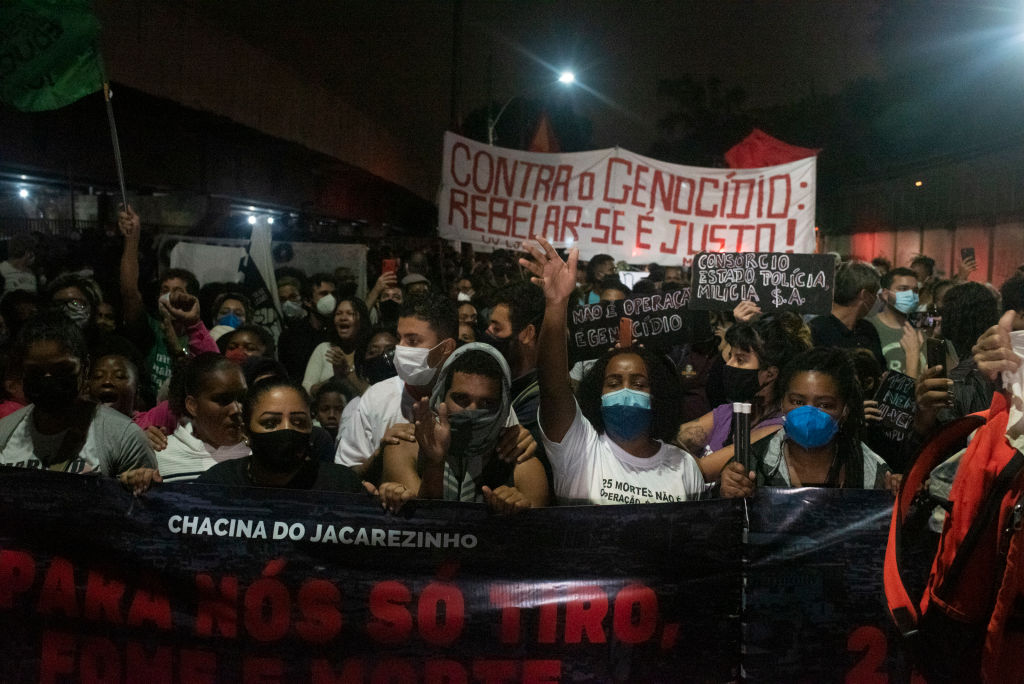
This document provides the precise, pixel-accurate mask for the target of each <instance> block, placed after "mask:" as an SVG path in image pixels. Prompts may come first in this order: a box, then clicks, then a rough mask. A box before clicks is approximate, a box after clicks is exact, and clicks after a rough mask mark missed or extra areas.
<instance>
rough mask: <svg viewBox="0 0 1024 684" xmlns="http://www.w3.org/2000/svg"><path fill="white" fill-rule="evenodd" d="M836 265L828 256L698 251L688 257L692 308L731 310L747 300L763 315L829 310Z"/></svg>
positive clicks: (824, 313) (830, 309) (816, 312)
mask: <svg viewBox="0 0 1024 684" xmlns="http://www.w3.org/2000/svg"><path fill="white" fill-rule="evenodd" d="M835 276H836V262H835V259H834V258H833V257H832V255H830V254H786V253H777V252H728V253H721V252H701V253H700V254H698V255H697V256H696V257H694V259H693V273H692V276H691V280H690V287H691V288H692V290H693V303H692V304H691V306H692V307H693V308H694V309H707V310H711V311H731V310H732V309H733V308H734V307H735V306H736V305H737V304H739V303H740V302H744V301H751V302H754V303H755V304H757V305H758V306H760V307H761V309H762V310H763V311H774V310H776V309H791V310H793V311H797V312H799V313H801V314H822V315H828V314H829V313H830V312H831V311H832V294H833V287H834V285H835Z"/></svg>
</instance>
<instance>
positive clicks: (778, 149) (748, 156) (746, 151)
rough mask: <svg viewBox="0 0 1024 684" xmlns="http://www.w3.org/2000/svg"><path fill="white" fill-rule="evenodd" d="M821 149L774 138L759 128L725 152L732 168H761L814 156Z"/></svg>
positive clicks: (726, 159)
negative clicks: (799, 145) (791, 143)
mask: <svg viewBox="0 0 1024 684" xmlns="http://www.w3.org/2000/svg"><path fill="white" fill-rule="evenodd" d="M818 152H821V149H820V148H819V149H811V148H809V147H797V146H796V145H790V144H789V143H784V142H782V141H781V140H779V139H778V138H773V137H772V136H770V135H768V134H767V133H765V132H764V131H762V130H761V129H759V128H755V129H754V130H753V132H752V133H751V134H750V135H748V136H747V137H746V138H744V139H743V140H741V141H740V142H738V143H736V144H735V145H733V146H732V147H731V148H729V151H728V152H726V153H725V161H726V163H727V164H728V165H729V168H732V169H759V168H761V167H762V166H776V165H778V164H788V163H789V162H794V161H796V160H797V159H805V158H807V157H813V156H815V155H816V154H818Z"/></svg>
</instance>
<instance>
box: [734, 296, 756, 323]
mask: <svg viewBox="0 0 1024 684" xmlns="http://www.w3.org/2000/svg"><path fill="white" fill-rule="evenodd" d="M760 315H761V307H759V306H758V305H757V304H755V303H754V302H749V301H743V302H740V303H739V304H737V305H736V307H735V308H734V309H733V310H732V317H733V318H735V319H736V322H737V323H747V322H750V321H753V320H755V319H757V317H758V316H760Z"/></svg>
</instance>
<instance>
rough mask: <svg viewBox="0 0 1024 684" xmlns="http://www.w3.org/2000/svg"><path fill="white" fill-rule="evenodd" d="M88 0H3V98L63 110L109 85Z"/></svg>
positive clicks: (30, 107) (31, 108)
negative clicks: (106, 83) (105, 81)
mask: <svg viewBox="0 0 1024 684" xmlns="http://www.w3.org/2000/svg"><path fill="white" fill-rule="evenodd" d="M99 31H100V23H99V21H98V20H97V19H96V15H95V14H93V12H92V7H91V6H90V4H89V2H88V1H87V0H0V102H3V103H5V104H7V105H10V106H11V107H14V108H15V109H20V110H22V111H26V112H38V111H43V110H46V109H59V108H60V107H64V106H66V105H69V104H71V103H72V102H74V101H75V100H77V99H79V98H81V97H84V96H86V95H88V94H89V93H94V92H96V91H97V90H99V89H100V88H101V87H102V86H103V69H102V67H101V65H100V58H99V51H98V49H97V42H98V39H99Z"/></svg>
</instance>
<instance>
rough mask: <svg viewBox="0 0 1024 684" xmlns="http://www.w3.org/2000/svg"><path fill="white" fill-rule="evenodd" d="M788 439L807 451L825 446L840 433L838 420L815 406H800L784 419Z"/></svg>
mask: <svg viewBox="0 0 1024 684" xmlns="http://www.w3.org/2000/svg"><path fill="white" fill-rule="evenodd" d="M783 422H784V424H785V430H786V437H789V438H790V439H791V440H793V441H794V442H796V443H797V444H799V445H800V446H802V447H803V448H805V449H815V448H817V447H820V446H825V445H826V444H828V443H829V442H831V441H832V438H833V437H835V436H836V433H837V432H839V423H838V422H836V419H835V418H833V417H832V416H830V415H829V414H827V413H825V412H824V411H822V410H821V409H819V408H816V407H814V406H798V407H796V408H795V409H793V410H792V411H790V412H789V413H787V414H786V417H785V418H784V419H783Z"/></svg>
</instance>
